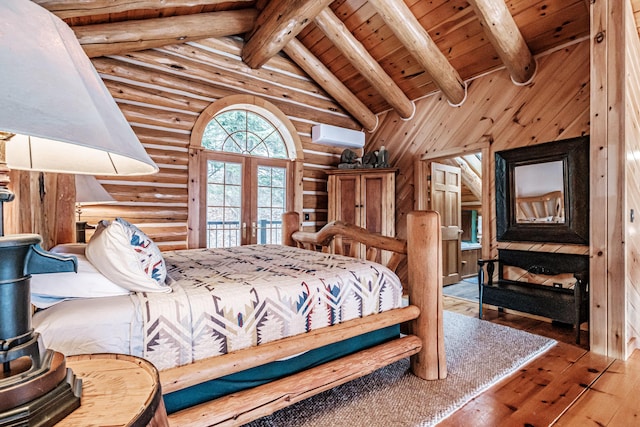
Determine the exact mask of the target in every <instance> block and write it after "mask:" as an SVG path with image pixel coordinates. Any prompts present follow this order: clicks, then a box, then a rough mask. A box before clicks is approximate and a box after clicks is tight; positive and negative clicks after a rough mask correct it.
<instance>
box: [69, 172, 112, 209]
mask: <svg viewBox="0 0 640 427" xmlns="http://www.w3.org/2000/svg"><path fill="white" fill-rule="evenodd" d="M114 201H115V199H114V198H113V197H111V195H110V194H109V193H107V190H105V189H104V187H103V186H102V185H100V183H99V182H98V180H97V179H96V178H95V177H94V176H93V175H76V203H78V204H91V203H109V202H114Z"/></svg>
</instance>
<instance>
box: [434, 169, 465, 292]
mask: <svg viewBox="0 0 640 427" xmlns="http://www.w3.org/2000/svg"><path fill="white" fill-rule="evenodd" d="M461 186H462V184H461V172H460V168H458V167H455V166H449V165H443V164H440V163H435V162H432V163H431V191H430V193H431V194H430V195H431V209H432V210H434V211H438V212H439V213H440V220H441V224H442V272H443V282H442V283H443V284H444V285H449V284H451V283H457V282H459V281H460V279H461V275H460V270H461V268H462V250H461V240H462V228H461V226H462V217H461V200H460V194H461Z"/></svg>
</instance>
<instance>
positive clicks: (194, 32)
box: [72, 9, 258, 58]
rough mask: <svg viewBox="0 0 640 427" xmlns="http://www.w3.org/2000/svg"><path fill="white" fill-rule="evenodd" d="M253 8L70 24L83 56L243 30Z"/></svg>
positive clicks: (254, 14) (250, 20) (252, 19)
mask: <svg viewBox="0 0 640 427" xmlns="http://www.w3.org/2000/svg"><path fill="white" fill-rule="evenodd" d="M257 16H258V12H257V10H256V9H242V10H231V11H224V12H210V13H199V14H194V15H184V16H171V17H168V18H153V19H143V20H137V21H125V22H114V23H110V24H96V25H83V26H77V27H72V29H73V31H74V32H75V34H76V37H77V38H78V41H79V42H80V44H81V45H82V48H83V49H84V51H85V53H86V54H87V56H89V57H90V58H94V57H97V56H106V55H116V54H121V53H126V52H133V51H138V50H144V49H150V48H154V47H161V46H166V45H169V44H175V43H184V42H187V41H191V40H200V39H206V38H211V37H223V36H231V35H236V34H242V33H246V32H247V31H250V30H251V29H252V28H253V23H254V22H255V20H256V17H257Z"/></svg>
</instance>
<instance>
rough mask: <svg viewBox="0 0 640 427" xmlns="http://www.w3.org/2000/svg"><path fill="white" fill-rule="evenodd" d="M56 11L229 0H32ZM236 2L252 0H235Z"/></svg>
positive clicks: (68, 13) (63, 14)
mask: <svg viewBox="0 0 640 427" xmlns="http://www.w3.org/2000/svg"><path fill="white" fill-rule="evenodd" d="M31 1H33V2H34V3H37V4H39V5H40V6H42V7H44V8H45V9H47V10H48V11H49V12H52V13H54V14H55V15H56V16H58V17H59V18H60V19H67V18H78V17H81V16H91V15H101V14H110V13H120V12H128V11H131V10H139V9H152V10H155V9H158V8H160V7H161V8H163V9H164V8H176V7H192V6H205V5H206V6H209V5H215V4H220V3H229V0H162V1H161V2H159V1H158V0H136V1H131V0H31ZM233 1H234V2H236V3H240V2H246V3H249V2H251V1H252V0H233Z"/></svg>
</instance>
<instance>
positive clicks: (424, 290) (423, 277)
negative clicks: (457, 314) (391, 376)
mask: <svg viewBox="0 0 640 427" xmlns="http://www.w3.org/2000/svg"><path fill="white" fill-rule="evenodd" d="M441 234H442V233H441V230H440V214H439V213H438V212H435V211H415V212H411V213H409V215H407V236H408V237H407V264H408V270H409V303H410V304H411V305H417V306H418V307H420V316H419V317H418V318H417V319H415V320H413V321H412V322H411V323H410V327H411V332H412V333H413V334H415V335H417V336H418V337H420V339H421V340H422V350H421V351H420V352H419V353H417V354H415V355H413V356H411V371H412V372H413V373H414V374H415V375H416V376H418V377H420V378H422V379H426V380H436V379H442V378H446V376H447V362H446V354H445V348H444V325H443V318H442V316H443V311H442V246H441V241H442V237H441Z"/></svg>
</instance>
